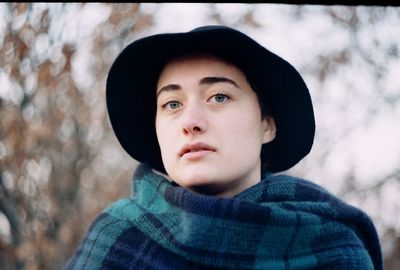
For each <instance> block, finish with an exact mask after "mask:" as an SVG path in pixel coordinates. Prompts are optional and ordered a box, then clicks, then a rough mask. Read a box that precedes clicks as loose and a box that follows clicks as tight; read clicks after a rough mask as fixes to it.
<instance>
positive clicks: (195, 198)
mask: <svg viewBox="0 0 400 270" xmlns="http://www.w3.org/2000/svg"><path fill="white" fill-rule="evenodd" d="M132 189H133V192H132V196H131V198H129V199H122V200H119V201H117V202H116V203H114V204H112V205H111V206H110V207H109V208H107V209H106V210H105V211H104V212H103V213H102V214H100V215H99V216H98V217H97V218H96V220H95V221H94V222H93V224H92V225H91V227H90V229H89V231H88V232H87V234H86V236H85V238H84V240H83V242H82V243H81V245H80V247H79V248H78V250H77V252H76V253H75V255H74V256H73V257H72V258H71V259H70V260H69V262H68V263H67V265H66V266H65V269H93V270H95V269H178V270H179V269H276V270H279V269H282V270H283V269H285V270H287V269H383V264H382V255H381V249H380V245H379V241H378V236H377V233H376V230H375V227H374V225H373V223H372V221H371V220H370V218H369V217H368V216H367V215H366V214H365V213H364V212H362V211H361V210H359V209H357V208H355V207H352V206H350V205H348V204H345V203H344V202H343V201H341V200H340V199H338V198H337V197H335V196H333V195H332V194H330V193H328V192H327V191H326V190H324V189H323V188H322V187H320V186H318V185H316V184H313V183H311V182H309V181H306V180H303V179H299V178H295V177H291V176H287V175H273V174H271V173H265V174H263V180H262V181H261V182H260V183H258V184H257V185H255V186H253V187H251V188H249V189H247V190H245V191H243V192H241V193H240V194H238V195H236V196H235V197H233V198H221V197H213V196H207V195H200V194H197V193H194V192H192V191H190V190H187V189H185V188H182V187H180V186H177V185H176V184H174V183H173V182H170V181H168V180H167V179H166V178H164V177H163V176H162V175H160V174H157V173H154V172H153V171H152V170H151V168H150V167H149V166H147V165H144V164H141V165H139V166H138V168H137V169H136V172H135V175H134V178H133V185H132Z"/></svg>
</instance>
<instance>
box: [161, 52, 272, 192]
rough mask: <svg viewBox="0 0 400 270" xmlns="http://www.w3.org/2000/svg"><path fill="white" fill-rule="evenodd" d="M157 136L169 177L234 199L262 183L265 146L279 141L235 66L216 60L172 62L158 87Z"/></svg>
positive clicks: (195, 189)
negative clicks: (261, 154)
mask: <svg viewBox="0 0 400 270" xmlns="http://www.w3.org/2000/svg"><path fill="white" fill-rule="evenodd" d="M155 124H156V132H157V138H158V142H159V145H160V149H161V156H162V160H163V164H164V167H165V169H166V171H167V173H168V176H169V177H170V178H171V179H172V180H173V181H175V182H176V183H177V184H179V185H180V186H183V187H186V188H189V189H191V190H192V191H195V192H199V193H203V194H208V195H216V196H223V197H232V196H234V195H236V194H238V193H240V192H241V191H243V190H245V189H247V188H249V187H251V186H253V185H255V184H256V183H258V182H259V181H260V178H261V159H260V153H261V146H262V144H264V143H267V142H270V141H272V140H273V139H274V138H275V131H276V128H275V123H274V120H273V119H272V118H270V117H266V118H262V117H261V110H260V106H259V103H258V100H257V96H256V93H255V92H254V91H253V90H252V89H251V87H250V85H249V84H248V82H247V80H246V78H245V75H244V74H243V73H242V72H241V71H240V70H239V69H238V68H236V67H235V66H233V65H230V64H228V63H226V62H223V61H222V60H219V59H218V58H214V57H211V56H206V57H205V56H201V57H200V56H191V57H185V58H178V59H175V60H173V61H171V62H169V63H168V64H167V65H166V66H165V68H164V69H163V70H162V72H161V74H160V77H159V80H158V84H157V113H156V123H155Z"/></svg>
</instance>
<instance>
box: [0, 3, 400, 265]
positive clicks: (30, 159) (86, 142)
mask: <svg viewBox="0 0 400 270" xmlns="http://www.w3.org/2000/svg"><path fill="white" fill-rule="evenodd" d="M204 24H224V25H227V26H232V27H236V28H238V29H239V30H242V31H244V32H245V33H247V34H248V35H250V36H251V37H253V38H254V39H255V40H257V41H259V42H260V43H261V44H263V45H264V46H265V47H267V48H268V49H270V50H271V51H273V52H275V53H277V54H279V55H280V56H282V57H283V58H284V59H286V60H288V61H289V62H290V63H292V64H293V65H294V66H295V67H296V68H297V69H298V70H299V71H300V73H301V74H302V75H303V77H304V80H305V81H306V84H307V85H308V87H309V88H310V92H311V96H312V99H313V102H314V106H315V114H316V121H317V133H316V138H315V144H314V147H313V150H312V152H311V153H310V154H309V155H308V156H307V157H306V158H305V159H304V160H303V161H302V162H300V163H299V164H298V165H296V166H295V167H293V168H292V169H290V170H289V171H287V172H285V173H289V174H294V175H297V176H300V177H304V178H307V179H309V180H311V181H314V182H316V183H318V184H320V185H322V186H324V187H325V188H326V189H328V190H329V191H331V192H332V193H333V194H335V195H337V196H339V197H341V198H342V199H344V200H345V201H346V202H348V203H350V204H352V205H355V206H357V207H359V208H361V209H363V210H364V211H365V212H366V213H367V214H368V215H369V216H370V217H371V218H372V219H373V221H374V223H375V225H376V227H377V230H378V234H379V237H380V239H381V244H382V249H383V254H384V261H385V269H388V270H389V269H400V199H399V196H400V57H399V54H400V44H399V41H400V39H399V37H400V8H399V7H390V6H389V7H385V6H318V5H283V4H215V3H214V4H211V3H205V4H185V3H179V4H172V3H164V4H151V3H144V4H117V3H112V4H107V3H90V4H88V3H87V4H84V3H68V4H66V3H30V4H27V3H0V266H1V269H5V270H8V269H13V270H14V269H62V268H63V266H64V264H65V263H66V261H67V260H68V258H69V257H70V256H71V255H72V253H73V252H74V250H75V248H76V247H77V246H78V245H79V243H80V241H81V240H82V237H83V235H84V233H85V231H86V230H87V229H88V226H89V225H90V223H91V222H92V220H93V219H94V218H95V216H96V215H98V214H99V213H100V212H101V211H102V209H104V208H105V207H106V206H108V205H109V204H111V202H113V201H114V200H116V199H118V198H121V197H126V196H129V194H130V181H131V176H132V173H133V170H134V168H135V166H136V165H137V163H136V162H135V161H134V160H133V159H132V158H131V157H130V156H128V155H127V154H126V153H125V152H124V151H123V149H122V148H121V146H120V145H119V143H118V142H117V140H116V138H115V136H114V133H113V131H112V129H111V126H110V123H109V119H108V115H107V110H106V106H105V81H106V76H107V72H108V70H109V68H110V66H111V64H112V62H113V60H114V59H115V58H116V56H117V55H118V53H119V52H120V51H121V50H122V49H123V48H124V47H125V46H126V45H127V44H129V43H130V42H132V41H133V40H135V39H137V38H140V37H143V36H146V35H149V34H154V33H158V32H175V31H189V30H191V29H192V28H195V27H197V26H201V25H204ZM299 132H301V131H299Z"/></svg>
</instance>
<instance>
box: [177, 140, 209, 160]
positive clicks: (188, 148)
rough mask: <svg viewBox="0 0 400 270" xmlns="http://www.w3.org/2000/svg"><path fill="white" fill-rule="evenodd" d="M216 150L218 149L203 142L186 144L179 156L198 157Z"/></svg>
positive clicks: (186, 157)
mask: <svg viewBox="0 0 400 270" xmlns="http://www.w3.org/2000/svg"><path fill="white" fill-rule="evenodd" d="M215 151H216V149H215V148H214V147H212V146H210V145H208V144H206V143H202V142H199V143H193V144H185V145H184V146H183V147H182V149H181V151H179V157H181V158H185V159H198V158H202V157H203V156H205V155H207V154H209V153H210V152H215Z"/></svg>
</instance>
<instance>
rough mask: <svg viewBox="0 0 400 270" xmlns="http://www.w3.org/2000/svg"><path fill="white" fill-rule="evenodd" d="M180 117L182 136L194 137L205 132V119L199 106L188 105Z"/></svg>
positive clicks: (206, 123) (206, 125) (206, 124)
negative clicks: (181, 119)
mask: <svg viewBox="0 0 400 270" xmlns="http://www.w3.org/2000/svg"><path fill="white" fill-rule="evenodd" d="M182 116H183V121H182V132H183V134H184V135H196V134H201V133H204V132H206V131H207V127H208V122H207V119H206V118H207V117H206V114H205V111H204V109H203V108H202V107H201V105H196V104H191V105H189V104H188V106H186V108H185V111H184V113H183V115H182Z"/></svg>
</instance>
